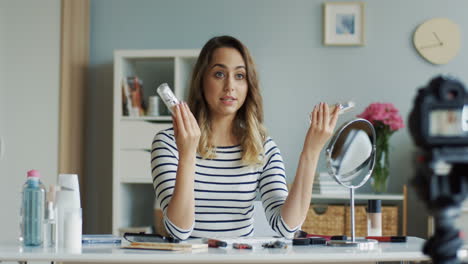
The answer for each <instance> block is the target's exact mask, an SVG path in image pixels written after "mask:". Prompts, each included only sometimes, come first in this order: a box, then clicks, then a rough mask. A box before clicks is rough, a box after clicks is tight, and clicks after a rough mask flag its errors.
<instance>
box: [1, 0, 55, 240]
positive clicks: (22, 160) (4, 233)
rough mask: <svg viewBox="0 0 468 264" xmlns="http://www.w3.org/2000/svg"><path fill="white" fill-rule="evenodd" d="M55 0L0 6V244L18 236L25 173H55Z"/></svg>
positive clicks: (50, 178) (48, 178)
mask: <svg viewBox="0 0 468 264" xmlns="http://www.w3.org/2000/svg"><path fill="white" fill-rule="evenodd" d="M59 59H60V0H41V1H37V0H0V137H2V138H3V139H4V141H5V153H4V154H5V155H4V157H3V158H1V159H0V208H1V210H0V223H1V224H0V234H1V235H0V241H7V240H8V241H12V240H13V239H16V238H17V236H18V234H19V228H18V220H19V205H20V192H21V187H22V184H23V182H24V181H25V179H26V172H27V171H28V170H30V169H33V168H34V169H37V170H39V171H40V172H41V174H42V177H43V181H44V183H45V184H47V185H49V184H51V183H54V182H55V179H56V175H57V171H58V120H59V119H58V117H59V113H58V110H59V63H60V60H59Z"/></svg>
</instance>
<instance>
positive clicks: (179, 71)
mask: <svg viewBox="0 0 468 264" xmlns="http://www.w3.org/2000/svg"><path fill="white" fill-rule="evenodd" d="M199 52H200V51H199V50H116V51H114V89H113V92H114V104H113V151H112V153H113V156H112V162H113V165H112V173H113V174H112V179H113V184H112V191H113V192H112V196H113V197H112V198H113V199H112V201H113V202H112V232H113V234H115V235H119V234H120V233H121V232H122V230H125V229H128V228H135V227H147V226H151V225H152V224H153V203H154V190H153V185H152V179H151V166H150V160H151V142H152V139H153V137H154V135H155V134H156V133H157V132H158V131H160V130H162V129H166V128H168V127H170V126H171V120H172V119H171V116H170V115H169V111H167V109H165V106H164V104H163V103H162V102H161V103H160V109H159V112H160V113H161V115H160V116H142V117H129V116H122V83H123V81H124V80H125V78H126V77H129V76H137V77H138V78H139V79H141V80H142V81H143V96H144V97H143V99H144V100H145V102H147V100H148V97H149V96H151V95H156V94H157V93H156V88H157V87H158V86H159V85H160V84H161V83H164V82H166V83H168V84H169V86H170V87H171V88H172V89H173V91H174V93H175V95H176V96H177V97H178V98H179V99H181V100H186V99H187V92H188V87H189V82H190V78H191V72H192V69H193V67H194V65H195V62H196V59H197V57H198V54H199ZM133 230H135V229H133Z"/></svg>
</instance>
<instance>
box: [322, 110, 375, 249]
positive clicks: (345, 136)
mask: <svg viewBox="0 0 468 264" xmlns="http://www.w3.org/2000/svg"><path fill="white" fill-rule="evenodd" d="M375 140H376V138H375V130H374V127H373V126H372V124H371V123H370V122H369V121H367V120H365V119H360V118H359V119H355V120H351V121H349V122H347V123H345V124H344V125H342V126H341V127H340V128H339V129H338V130H337V132H336V133H335V134H334V135H333V137H332V139H331V140H330V143H329V145H328V147H327V149H326V156H327V167H328V173H329V174H330V175H331V176H332V177H333V178H334V179H335V181H336V182H337V183H338V184H340V185H342V186H344V187H346V188H348V189H349V190H350V206H351V219H350V220H351V239H350V240H347V241H333V240H332V241H329V243H328V244H329V245H331V246H357V247H359V248H366V249H368V248H371V247H373V244H375V243H376V242H377V241H375V240H369V239H356V237H355V220H354V212H355V210H354V190H355V189H357V188H359V187H361V186H362V185H364V184H365V183H366V182H367V180H369V178H370V176H371V174H372V170H373V169H374V163H375V149H376V147H375Z"/></svg>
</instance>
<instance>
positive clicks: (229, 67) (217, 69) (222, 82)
mask: <svg viewBox="0 0 468 264" xmlns="http://www.w3.org/2000/svg"><path fill="white" fill-rule="evenodd" d="M247 89H248V83H247V71H246V68H245V62H244V59H243V58H242V55H241V54H240V53H239V51H237V50H236V49H234V48H225V47H223V48H218V49H216V50H215V51H214V53H213V56H212V59H211V61H210V63H209V64H208V68H207V70H206V72H205V74H204V77H203V92H204V94H205V100H206V102H207V103H208V107H209V109H210V112H211V116H212V117H224V116H234V115H235V114H236V112H237V111H238V110H239V108H241V106H242V105H243V104H244V102H245V98H246V96H247Z"/></svg>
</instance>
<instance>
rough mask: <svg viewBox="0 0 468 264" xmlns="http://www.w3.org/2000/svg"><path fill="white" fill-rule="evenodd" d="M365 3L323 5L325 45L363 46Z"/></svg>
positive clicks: (331, 3) (330, 3)
mask: <svg viewBox="0 0 468 264" xmlns="http://www.w3.org/2000/svg"><path fill="white" fill-rule="evenodd" d="M364 7H365V5H364V3H363V2H327V3H324V5H323V44H324V45H327V46H332V45H334V46H363V45H364V42H365V34H364V18H365V15H364Z"/></svg>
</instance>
